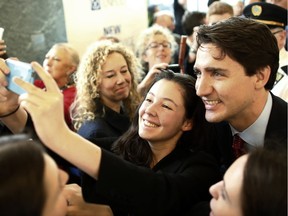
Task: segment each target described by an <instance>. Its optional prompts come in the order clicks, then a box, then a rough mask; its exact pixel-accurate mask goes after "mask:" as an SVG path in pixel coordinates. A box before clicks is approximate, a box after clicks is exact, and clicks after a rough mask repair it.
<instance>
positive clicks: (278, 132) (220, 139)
mask: <svg viewBox="0 0 288 216" xmlns="http://www.w3.org/2000/svg"><path fill="white" fill-rule="evenodd" d="M271 95H272V101H273V104H272V109H271V113H270V117H269V120H268V125H267V128H263V130H266V133H265V142H264V147H265V148H269V149H279V150H280V151H281V150H282V151H286V150H287V103H286V102H285V101H284V100H282V99H281V98H279V97H277V96H274V95H273V94H271ZM215 130H216V134H217V136H216V141H215V142H216V143H217V145H215V146H211V149H210V150H212V152H213V154H214V155H215V157H216V158H218V159H219V162H220V164H221V171H222V172H223V173H224V172H225V171H226V170H227V168H228V167H229V166H230V165H231V164H232V163H233V161H234V160H235V159H234V156H233V151H232V142H233V137H232V132H231V129H230V127H229V124H228V123H227V122H221V123H218V124H215ZM215 142H213V143H212V145H213V144H215Z"/></svg>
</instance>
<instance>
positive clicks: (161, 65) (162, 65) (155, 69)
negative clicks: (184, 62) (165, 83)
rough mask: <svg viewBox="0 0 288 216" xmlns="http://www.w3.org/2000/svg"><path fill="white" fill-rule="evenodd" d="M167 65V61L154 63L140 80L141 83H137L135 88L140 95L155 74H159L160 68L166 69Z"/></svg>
mask: <svg viewBox="0 0 288 216" xmlns="http://www.w3.org/2000/svg"><path fill="white" fill-rule="evenodd" d="M167 67H168V64H167V63H159V64H155V65H154V66H153V67H152V68H151V69H150V70H149V71H148V73H147V74H146V76H145V77H144V79H143V80H142V81H141V83H139V84H138V87H137V90H138V92H139V93H140V95H143V94H144V92H145V90H146V88H147V87H149V86H150V85H151V83H152V82H153V80H154V78H155V75H156V74H159V73H160V72H161V69H166V68H167Z"/></svg>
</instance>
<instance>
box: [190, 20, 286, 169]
mask: <svg viewBox="0 0 288 216" xmlns="http://www.w3.org/2000/svg"><path fill="white" fill-rule="evenodd" d="M197 40H198V45H199V49H198V51H197V57H196V62H195V66H194V70H195V75H196V76H197V82H196V90H197V95H198V96H200V97H201V98H202V100H203V102H204V104H205V107H206V113H205V116H206V119H207V121H209V122H212V123H216V124H215V126H216V131H217V134H218V136H217V138H216V143H212V145H213V146H212V148H213V151H214V153H215V154H216V156H217V157H218V158H219V160H220V162H221V165H222V168H223V171H225V170H226V169H227V168H228V166H229V165H230V164H231V163H232V162H233V161H234V160H235V158H236V156H235V155H234V153H235V151H236V150H237V149H236V144H234V143H233V144H232V142H233V138H232V137H233V136H234V135H235V134H237V135H238V136H239V137H240V138H241V139H242V140H244V146H243V147H241V151H242V152H244V153H245V152H249V151H252V150H253V149H255V148H256V147H261V146H264V147H265V148H271V149H272V148H273V149H279V148H280V149H281V150H283V149H284V150H285V149H287V103H286V102H285V101H284V100H282V99H280V98H279V97H277V96H274V95H273V94H272V93H271V92H270V90H271V89H272V87H273V85H274V82H275V77H276V73H277V70H278V66H279V49H278V46H277V41H276V39H275V37H274V35H273V34H272V33H271V31H270V30H269V28H267V26H266V25H265V24H261V23H259V22H256V21H254V20H251V19H246V18H240V17H232V18H230V19H228V20H226V21H223V22H220V23H217V24H215V25H212V26H201V27H200V28H199V31H198V39H197ZM268 141H269V143H271V141H273V144H272V145H271V144H269V145H268V144H265V143H266V142H267V143H268ZM241 143H243V141H242V142H241Z"/></svg>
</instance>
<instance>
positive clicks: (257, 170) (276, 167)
mask: <svg viewBox="0 0 288 216" xmlns="http://www.w3.org/2000/svg"><path fill="white" fill-rule="evenodd" d="M241 203H242V210H243V215H244V216H255V215H261V216H286V215H287V152H279V151H273V150H267V149H258V150H255V151H253V152H252V153H250V155H249V157H248V159H247V162H246V165H245V169H244V176H243V183H242V192H241Z"/></svg>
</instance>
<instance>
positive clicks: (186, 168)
mask: <svg viewBox="0 0 288 216" xmlns="http://www.w3.org/2000/svg"><path fill="white" fill-rule="evenodd" d="M181 2H182V1H181ZM183 4H184V3H183V2H182V5H183ZM208 5H209V7H208V10H207V13H202V12H197V11H193V12H189V11H187V10H186V9H185V7H184V9H185V10H184V11H182V12H183V13H182V15H183V16H182V22H181V25H179V23H175V20H174V16H173V14H170V13H167V11H161V10H160V11H159V9H157V12H155V14H154V17H153V19H152V18H151V26H150V27H148V28H147V29H145V30H144V31H143V32H142V34H141V35H139V38H138V41H137V42H138V43H137V46H136V47H137V49H136V50H135V51H133V50H132V49H130V48H129V47H127V46H126V45H124V44H122V43H121V40H114V37H113V40H111V39H110V38H101V39H99V40H97V41H95V43H93V44H91V45H90V46H89V47H87V50H86V52H85V53H84V55H83V56H82V58H81V59H80V57H79V55H78V53H77V51H76V50H75V49H74V48H73V47H72V46H71V45H70V44H68V43H58V44H55V45H54V46H52V47H51V49H50V50H49V51H48V52H47V54H46V56H45V59H44V62H43V65H42V66H41V65H40V64H39V63H37V62H32V63H31V66H32V68H33V69H34V70H35V71H36V73H37V75H38V78H39V79H37V80H36V81H35V82H34V83H28V82H25V81H24V80H22V79H20V78H19V77H16V78H14V79H13V82H15V83H16V84H17V85H19V86H20V87H21V88H23V89H24V90H25V91H26V93H24V94H21V95H17V94H15V93H13V92H11V91H9V90H8V89H7V88H6V86H7V80H6V75H7V74H9V72H10V69H9V68H8V66H7V65H6V63H5V59H6V58H8V56H3V54H6V51H5V50H6V46H5V42H4V41H3V40H2V41H0V55H1V56H0V57H1V58H0V121H1V131H0V132H1V136H0V170H1V174H0V175H1V180H0V182H1V183H0V191H1V193H0V203H1V204H0V212H1V215H4V216H6V215H7V216H8V215H27V216H28V215H39V216H40V215H41V216H50V215H51V216H52V215H53V216H64V215H86V216H90V215H91V216H93V215H94V216H95V215H107V216H112V215H115V216H117V215H163V216H169V215H183V216H188V215H195V216H202V215H203V216H204V215H209V214H210V215H214V216H226V215H227V216H228V215H235V216H250V215H251V216H252V215H267V216H272V215H273V216H274V215H277V216H284V215H287V122H288V117H287V111H288V108H287V101H288V83H287V82H288V75H287V65H288V59H287V56H288V55H287V51H286V48H285V43H286V40H287V37H286V30H285V28H286V26H287V8H283V6H279V5H276V4H273V2H271V3H267V2H254V3H251V4H248V5H246V6H245V7H244V6H243V5H241V4H238V5H237V7H236V6H235V5H234V8H233V6H231V5H229V4H227V3H224V2H222V1H209V3H208ZM178 6H179V5H178ZM175 7H176V6H175ZM182 9H183V8H182ZM155 11H156V10H155ZM177 20H178V22H179V17H178V18H177ZM175 26H176V28H175ZM180 27H182V30H181V31H180V30H179V28H180ZM183 33H184V34H186V35H187V36H188V40H187V41H186V42H187V44H186V48H187V52H186V53H185V61H184V63H183V64H185V70H184V71H185V73H184V74H183V73H181V71H180V70H178V71H177V70H174V71H172V70H170V69H169V65H171V64H175V63H178V62H177V58H178V55H179V41H178V39H179V35H180V36H181V34H183ZM116 39H117V38H116ZM16 205H17V208H15V206H16Z"/></svg>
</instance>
